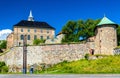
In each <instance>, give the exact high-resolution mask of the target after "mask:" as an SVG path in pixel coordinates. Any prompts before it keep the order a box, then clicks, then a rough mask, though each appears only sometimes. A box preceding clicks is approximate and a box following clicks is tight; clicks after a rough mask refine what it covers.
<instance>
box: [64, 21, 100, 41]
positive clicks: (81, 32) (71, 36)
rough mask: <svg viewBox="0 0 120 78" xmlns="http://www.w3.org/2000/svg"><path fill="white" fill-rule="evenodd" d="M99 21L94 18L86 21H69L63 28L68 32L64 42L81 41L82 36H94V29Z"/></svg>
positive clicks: (84, 37)
mask: <svg viewBox="0 0 120 78" xmlns="http://www.w3.org/2000/svg"><path fill="white" fill-rule="evenodd" d="M99 21H100V20H92V19H88V20H86V21H83V20H78V21H68V23H67V24H66V25H65V26H63V28H62V32H63V33H65V34H66V35H65V38H64V39H63V40H62V42H79V38H80V37H82V38H83V40H85V39H87V38H88V37H91V36H94V35H95V33H94V29H95V27H96V25H97V24H98V22H99Z"/></svg>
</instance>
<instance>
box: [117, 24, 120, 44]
mask: <svg viewBox="0 0 120 78" xmlns="http://www.w3.org/2000/svg"><path fill="white" fill-rule="evenodd" d="M117 41H118V45H120V26H118V28H117Z"/></svg>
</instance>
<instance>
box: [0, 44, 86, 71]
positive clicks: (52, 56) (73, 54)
mask: <svg viewBox="0 0 120 78" xmlns="http://www.w3.org/2000/svg"><path fill="white" fill-rule="evenodd" d="M86 48H87V47H86V45H85V44H64V45H63V44H60V45H44V46H28V47H27V64H28V65H29V66H30V65H33V64H41V63H45V64H56V63H59V62H62V61H64V60H67V61H74V60H79V59H82V58H84V55H85V54H86V52H87V49H86ZM0 61H5V63H6V64H7V65H9V66H14V65H15V66H17V67H19V68H20V69H22V65H23V47H14V48H12V49H11V50H10V51H9V52H8V53H6V54H4V55H2V56H0Z"/></svg>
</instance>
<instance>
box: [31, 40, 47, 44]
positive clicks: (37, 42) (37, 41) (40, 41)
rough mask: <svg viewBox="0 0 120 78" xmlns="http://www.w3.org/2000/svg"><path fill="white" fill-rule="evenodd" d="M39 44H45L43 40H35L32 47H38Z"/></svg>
mask: <svg viewBox="0 0 120 78" xmlns="http://www.w3.org/2000/svg"><path fill="white" fill-rule="evenodd" d="M40 43H45V40H43V39H42V40H40V39H35V40H34V41H33V44H34V45H39V44H40Z"/></svg>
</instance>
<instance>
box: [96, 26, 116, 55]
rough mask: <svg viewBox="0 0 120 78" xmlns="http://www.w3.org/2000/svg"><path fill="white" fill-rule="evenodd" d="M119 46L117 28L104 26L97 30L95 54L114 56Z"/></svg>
mask: <svg viewBox="0 0 120 78" xmlns="http://www.w3.org/2000/svg"><path fill="white" fill-rule="evenodd" d="M116 46H117V35H116V26H114V25H103V26H101V27H97V29H96V39H95V54H103V55H104V54H105V55H113V49H114V48H115V47H116Z"/></svg>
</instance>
